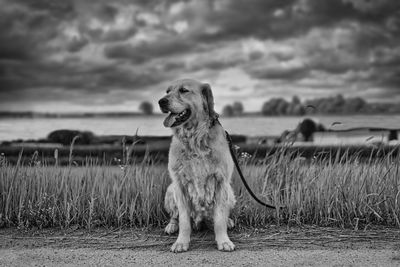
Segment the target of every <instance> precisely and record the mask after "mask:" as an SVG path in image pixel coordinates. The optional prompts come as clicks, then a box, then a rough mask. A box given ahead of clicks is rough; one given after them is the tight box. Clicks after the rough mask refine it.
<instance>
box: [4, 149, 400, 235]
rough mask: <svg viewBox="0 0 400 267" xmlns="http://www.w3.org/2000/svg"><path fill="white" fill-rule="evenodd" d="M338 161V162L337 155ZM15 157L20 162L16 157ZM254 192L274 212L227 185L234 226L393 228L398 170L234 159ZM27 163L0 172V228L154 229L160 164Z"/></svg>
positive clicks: (389, 164)
mask: <svg viewBox="0 0 400 267" xmlns="http://www.w3.org/2000/svg"><path fill="white" fill-rule="evenodd" d="M339 155H340V156H339ZM21 158H22V157H21ZM240 161H241V163H242V166H243V169H244V174H245V176H246V177H247V179H248V181H249V184H250V186H251V187H252V188H253V189H254V190H255V193H256V194H257V195H258V196H260V197H261V198H262V199H263V200H265V201H266V202H269V203H272V204H274V205H276V206H279V207H282V208H281V209H277V210H269V209H265V208H263V207H261V206H258V204H257V203H255V202H254V201H253V200H252V199H251V198H250V197H249V195H248V193H247V192H246V190H245V189H244V187H243V186H242V184H241V181H239V178H238V177H235V178H234V183H233V187H234V191H235V194H236V196H237V205H236V207H235V209H234V210H233V212H232V217H233V219H234V221H235V223H236V225H237V226H243V227H259V226H262V225H266V224H268V223H273V224H278V225H282V224H285V225H305V224H310V225H318V226H334V227H341V228H352V229H366V228H368V227H369V226H373V225H381V226H390V227H396V228H399V227H400V163H399V160H398V158H394V157H392V155H391V154H390V153H388V154H386V156H385V157H381V158H375V157H371V158H369V159H368V160H362V161H361V160H360V158H359V157H358V156H357V154H354V155H352V154H349V153H341V154H337V156H332V157H326V156H325V157H323V158H322V157H321V158H319V157H315V158H313V159H310V160H308V159H305V158H302V157H299V156H296V155H294V154H292V153H291V152H290V151H289V150H285V149H282V150H281V151H279V152H277V153H274V154H273V155H270V156H267V157H265V158H264V159H261V160H260V159H259V158H241V160H240ZM72 163H73V151H71V158H70V164H69V165H68V166H58V165H56V164H55V165H51V166H50V165H46V164H43V162H41V161H39V159H38V157H37V155H36V157H33V158H32V160H31V161H30V162H29V163H25V164H22V163H21V162H19V163H17V164H15V165H10V164H9V163H8V162H7V159H6V158H5V157H3V158H1V163H0V164H1V165H0V192H1V198H0V226H1V227H11V226H18V227H19V228H31V227H38V228H46V227H60V228H68V227H71V226H76V227H80V228H87V229H93V228H94V227H99V226H105V227H124V226H129V227H132V226H134V227H150V226H152V227H154V226H155V227H161V226H164V225H165V224H166V221H167V214H166V213H165V211H164V209H163V198H164V192H165V190H166V187H167V186H168V184H169V178H168V174H167V168H166V165H165V164H163V163H157V162H156V161H153V160H150V158H149V157H144V159H143V160H141V161H140V162H139V161H134V160H133V162H132V160H131V159H129V158H126V157H123V158H121V159H120V165H119V166H110V165H105V164H100V163H98V162H96V161H95V160H90V159H87V161H86V163H85V165H84V166H81V167H75V166H74V165H73V164H72Z"/></svg>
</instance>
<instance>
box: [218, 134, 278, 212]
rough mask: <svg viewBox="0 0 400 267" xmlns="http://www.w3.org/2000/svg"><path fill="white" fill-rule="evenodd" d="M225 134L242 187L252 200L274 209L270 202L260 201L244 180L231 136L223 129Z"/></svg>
mask: <svg viewBox="0 0 400 267" xmlns="http://www.w3.org/2000/svg"><path fill="white" fill-rule="evenodd" d="M225 134H226V140H227V141H228V144H229V151H230V152H231V156H232V160H233V162H234V163H235V166H236V169H237V171H238V173H239V176H240V179H242V182H243V184H244V187H246V189H247V191H248V192H249V194H250V195H251V196H252V197H253V198H254V200H255V201H257V202H258V203H259V204H261V205H263V206H265V207H267V208H270V209H276V207H275V206H272V205H270V204H267V203H264V202H262V201H261V200H260V199H259V198H258V197H257V196H256V195H255V194H254V192H253V191H252V190H251V188H250V186H249V185H248V184H247V181H246V179H245V178H244V176H243V173H242V170H241V169H240V166H239V162H238V160H237V158H236V155H235V151H234V150H233V143H232V138H231V136H230V135H229V133H228V132H227V131H225Z"/></svg>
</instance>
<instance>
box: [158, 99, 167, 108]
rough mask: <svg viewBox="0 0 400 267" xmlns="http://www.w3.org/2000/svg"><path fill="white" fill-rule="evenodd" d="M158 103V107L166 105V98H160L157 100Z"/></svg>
mask: <svg viewBox="0 0 400 267" xmlns="http://www.w3.org/2000/svg"><path fill="white" fill-rule="evenodd" d="M158 104H159V105H160V107H166V106H167V105H168V99H166V98H161V99H160V101H158Z"/></svg>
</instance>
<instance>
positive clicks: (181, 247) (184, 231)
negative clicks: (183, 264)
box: [171, 189, 192, 253]
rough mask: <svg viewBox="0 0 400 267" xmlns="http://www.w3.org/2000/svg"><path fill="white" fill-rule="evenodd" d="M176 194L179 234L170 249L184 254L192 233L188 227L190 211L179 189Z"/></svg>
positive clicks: (189, 226)
mask: <svg viewBox="0 0 400 267" xmlns="http://www.w3.org/2000/svg"><path fill="white" fill-rule="evenodd" d="M177 191H179V192H176V193H177V196H176V197H177V201H176V202H177V203H176V204H177V206H178V213H179V234H178V238H177V239H176V241H175V243H174V244H173V245H172V247H171V251H172V252H175V253H178V252H185V251H187V250H188V249H189V242H190V234H191V231H192V228H191V225H190V211H189V206H188V203H187V200H186V198H185V197H184V196H183V194H182V192H181V189H178V190H177Z"/></svg>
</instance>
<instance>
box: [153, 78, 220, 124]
mask: <svg viewBox="0 0 400 267" xmlns="http://www.w3.org/2000/svg"><path fill="white" fill-rule="evenodd" d="M158 104H159V105H160V109H161V111H162V112H163V113H169V115H168V116H167V118H166V119H165V120H164V126H165V127H177V126H180V125H185V123H186V122H190V121H192V120H197V121H203V120H209V121H214V120H215V119H217V118H218V114H217V113H216V112H215V111H214V98H213V95H212V92H211V87H210V85H209V84H206V83H200V82H198V81H195V80H191V79H182V80H177V81H175V82H173V83H172V84H171V85H170V86H169V87H168V89H167V95H166V96H165V97H163V98H161V99H160V101H158Z"/></svg>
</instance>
